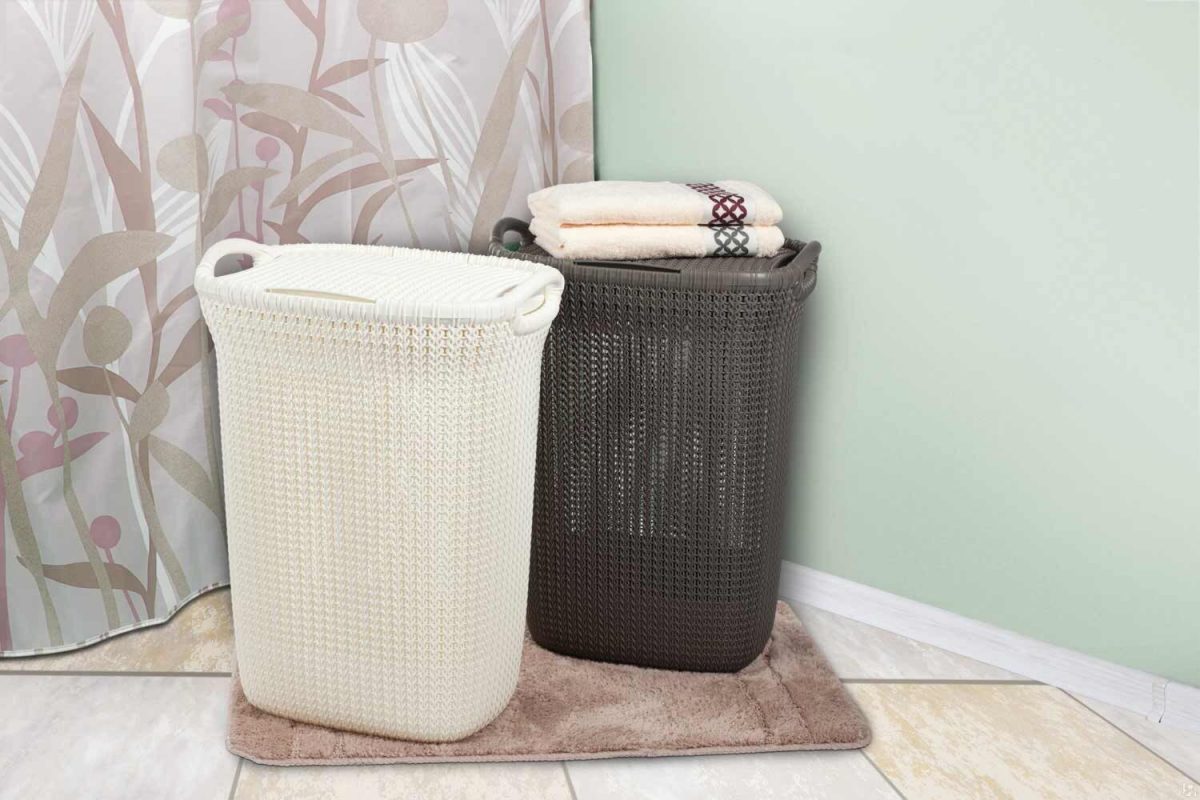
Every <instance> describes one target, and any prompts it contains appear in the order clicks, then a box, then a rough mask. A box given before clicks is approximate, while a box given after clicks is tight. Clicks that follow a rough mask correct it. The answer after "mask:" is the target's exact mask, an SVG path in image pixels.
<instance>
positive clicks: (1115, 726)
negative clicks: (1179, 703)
mask: <svg viewBox="0 0 1200 800" xmlns="http://www.w3.org/2000/svg"><path fill="white" fill-rule="evenodd" d="M1059 691H1060V692H1062V693H1063V694H1065V695H1066V696H1067V697H1069V698H1071V699H1072V700H1074V701H1075V702H1076V703H1078V704H1079V705H1081V706H1083V707H1084V709H1086V710H1087V712H1088V713H1089V714H1095V715H1096V716H1097V717H1099V718H1100V719H1101V721H1103V722H1104V723H1105V724H1106V725H1108V726H1109V727H1111V728H1113V729H1114V730H1116V731H1117V732H1118V733H1120V734H1121V735H1122V736H1124V737H1125V738H1126V739H1129V740H1131V741H1132V742H1133V743H1134V744H1136V745H1137V746H1138V747H1140V748H1142V749H1143V750H1145V751H1146V752H1148V753H1149V754H1150V755H1152V756H1154V757H1155V758H1157V759H1158V760H1159V761H1161V762H1163V763H1164V764H1166V765H1167V766H1168V767H1170V768H1171V769H1173V770H1175V771H1176V772H1178V773H1179V774H1180V775H1182V776H1183V777H1185V778H1187V779H1188V780H1189V781H1191V782H1192V783H1194V784H1197V785H1200V781H1198V780H1196V779H1195V778H1193V777H1192V776H1191V775H1189V774H1187V773H1186V772H1184V771H1183V769H1182V768H1181V767H1179V766H1178V765H1176V764H1173V763H1172V762H1171V760H1170V759H1169V758H1167V757H1166V756H1164V755H1162V754H1161V753H1159V752H1158V751H1157V750H1155V749H1154V748H1153V747H1150V745H1148V744H1146V743H1145V742H1143V741H1141V740H1140V739H1138V738H1137V737H1136V736H1134V735H1133V734H1132V733H1130V732H1129V731H1127V730H1125V729H1124V728H1122V727H1121V726H1120V725H1118V724H1117V723H1115V722H1113V721H1112V720H1111V719H1109V718H1108V717H1106V716H1104V715H1103V714H1101V713H1100V712H1099V711H1097V710H1096V709H1094V708H1092V707H1091V706H1089V705H1088V704H1087V703H1085V702H1083V701H1082V700H1080V699H1079V698H1078V697H1076V696H1075V695H1073V694H1071V693H1070V692H1068V691H1067V690H1065V689H1059ZM1155 724H1156V725H1161V724H1162V723H1155ZM1164 727H1169V726H1164Z"/></svg>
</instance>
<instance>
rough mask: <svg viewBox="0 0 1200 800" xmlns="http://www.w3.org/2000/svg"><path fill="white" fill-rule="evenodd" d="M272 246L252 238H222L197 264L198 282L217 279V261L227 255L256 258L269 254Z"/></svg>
mask: <svg viewBox="0 0 1200 800" xmlns="http://www.w3.org/2000/svg"><path fill="white" fill-rule="evenodd" d="M270 252H271V248H270V247H268V246H267V245H265V244H259V243H258V242H254V241H251V240H250V239H237V238H233V239H222V240H221V241H219V242H217V243H216V244H214V245H213V246H212V247H210V248H208V250H206V251H205V252H204V257H203V258H201V259H200V263H199V264H197V265H196V284H197V286H199V285H200V284H207V283H209V282H211V281H214V280H216V273H215V270H216V268H217V262H218V261H220V260H221V259H222V258H224V257H225V256H250V257H251V258H252V259H254V260H256V261H257V260H258V259H260V258H264V257H266V256H267V255H269V254H270Z"/></svg>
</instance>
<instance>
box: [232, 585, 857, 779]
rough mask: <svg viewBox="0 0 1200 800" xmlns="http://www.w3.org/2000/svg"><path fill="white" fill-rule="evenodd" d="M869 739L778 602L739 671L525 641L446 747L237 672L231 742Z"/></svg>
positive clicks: (609, 751)
mask: <svg viewBox="0 0 1200 800" xmlns="http://www.w3.org/2000/svg"><path fill="white" fill-rule="evenodd" d="M870 738H871V734H870V731H869V729H868V728H867V723H866V720H865V719H864V718H863V716H862V714H861V713H860V712H859V710H858V708H857V706H855V705H854V701H853V700H851V699H850V696H849V695H848V694H847V693H846V690H845V689H844V688H843V687H842V684H841V682H840V681H838V679H837V677H836V676H835V675H834V674H833V671H832V670H831V669H830V668H829V664H828V663H826V661H825V659H824V658H823V657H822V656H821V654H820V653H818V652H817V650H816V648H815V647H814V646H813V642H812V639H811V638H809V636H808V634H807V633H806V632H805V631H804V628H803V627H802V626H801V625H800V621H799V620H798V619H796V615H795V614H794V613H793V612H792V610H791V609H790V608H788V607H787V606H786V605H784V604H783V603H780V604H779V608H778V610H777V611H776V615H775V629H774V631H773V632H772V635H771V639H770V641H769V642H768V643H767V646H766V649H765V650H764V651H763V654H762V655H761V656H759V657H758V658H757V659H756V660H755V661H754V662H753V663H751V664H750V666H748V667H746V668H745V669H743V670H742V671H741V672H738V673H736V674H733V675H728V674H714V673H704V672H671V671H667V670H656V669H641V668H638V667H629V666H623V665H619V664H604V663H600V662H596V661H583V660H580V659H577V658H568V657H566V656H560V655H555V654H554V653H551V652H549V651H547V650H543V649H542V648H540V647H538V646H537V645H535V644H533V643H532V642H531V641H529V640H526V642H525V653H524V656H523V660H522V663H521V678H520V682H519V683H518V685H517V691H516V694H515V695H514V696H513V699H512V702H511V703H509V705H508V708H506V709H505V710H504V712H503V713H502V714H501V715H500V716H499V717H497V718H496V720H495V721H494V722H492V723H491V724H490V725H488V726H487V727H486V728H484V729H483V730H481V731H479V732H478V733H476V734H474V735H472V736H470V737H468V738H466V739H463V740H462V741H459V742H450V743H446V744H426V743H420V742H407V741H401V740H398V739H386V738H383V737H380V736H368V735H364V734H358V733H349V732H346V731H338V730H333V729H331V728H323V727H320V726H318V725H309V724H307V723H303V722H294V721H292V720H289V719H284V718H282V717H276V716H273V715H271V714H268V713H266V712H264V711H260V710H259V709H257V708H255V707H254V706H252V705H250V703H249V702H248V701H247V700H246V696H245V695H244V694H243V693H242V687H241V685H240V684H239V683H238V682H237V679H236V677H235V678H234V683H233V707H232V712H231V714H230V730H229V749H230V751H232V752H233V753H234V754H236V755H239V756H243V757H245V758H248V759H250V760H251V761H257V762H258V763H260V764H388V763H403V762H410V763H411V762H426V761H544V760H553V761H558V760H564V759H587V758H612V757H617V756H671V755H695V754H712V753H750V752H763V751H771V750H841V749H852V748H858V747H864V746H865V745H866V744H867V742H868V741H870Z"/></svg>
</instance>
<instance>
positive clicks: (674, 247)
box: [529, 217, 783, 259]
mask: <svg viewBox="0 0 1200 800" xmlns="http://www.w3.org/2000/svg"><path fill="white" fill-rule="evenodd" d="M529 230H530V232H531V233H533V235H534V240H535V241H536V242H537V244H538V246H540V247H541V248H542V249H543V250H545V251H546V252H547V253H549V254H550V255H552V256H554V257H556V258H570V259H634V258H702V257H704V256H763V257H770V256H773V255H775V254H776V253H778V252H779V248H781V247H783V231H781V230H779V228H777V227H775V226H773V225H746V226H732V227H708V226H706V225H556V224H554V223H553V222H550V221H547V220H544V219H540V218H538V217H534V219H533V222H531V223H530V225H529Z"/></svg>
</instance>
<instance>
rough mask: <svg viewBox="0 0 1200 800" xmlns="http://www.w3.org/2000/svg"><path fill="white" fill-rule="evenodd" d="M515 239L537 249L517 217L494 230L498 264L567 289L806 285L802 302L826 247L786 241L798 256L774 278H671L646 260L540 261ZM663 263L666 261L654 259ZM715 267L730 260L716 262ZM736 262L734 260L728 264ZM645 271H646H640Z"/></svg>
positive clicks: (706, 274) (721, 274)
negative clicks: (532, 267)
mask: <svg viewBox="0 0 1200 800" xmlns="http://www.w3.org/2000/svg"><path fill="white" fill-rule="evenodd" d="M510 233H515V234H517V235H518V236H520V237H521V241H522V243H523V245H528V244H532V243H533V235H532V234H531V233H530V232H529V224H528V223H527V222H525V221H524V220H520V219H516V218H515V217H505V218H503V219H501V220H499V221H498V222H497V223H496V224H495V226H494V227H493V228H492V238H491V244H490V252H491V254H492V255H493V256H495V257H499V258H509V259H513V260H515V261H524V262H527V263H535V264H542V265H544V266H549V267H553V268H554V269H556V270H558V271H559V272H561V273H562V274H563V277H565V278H566V280H567V282H568V283H591V284H604V285H608V286H633V287H650V288H661V289H691V290H700V291H721V292H728V291H739V292H766V291H777V290H779V289H785V288H790V287H792V286H793V285H795V284H796V283H797V282H800V283H801V284H802V285H803V288H802V292H801V294H802V296H803V297H805V298H806V297H808V295H809V294H811V293H812V291H813V289H814V288H816V283H817V261H818V258H819V257H820V254H821V243H820V242H818V241H815V240H814V241H809V242H805V241H801V240H799V239H790V238H789V239H785V240H784V245H783V246H784V248H785V249H787V250H790V251H793V252H794V253H795V256H794V257H793V258H792V259H791V260H789V261H788V262H787V263H786V264H784V265H783V266H781V267H779V268H777V269H775V270H772V271H771V272H758V273H752V272H732V271H724V270H720V269H713V270H711V271H710V270H703V271H701V270H692V271H688V272H671V271H667V270H663V269H659V268H656V267H655V266H654V265H651V264H646V261H647V260H631V261H627V262H618V261H616V260H612V259H598V260H597V261H595V262H583V263H581V262H577V261H573V260H571V259H563V258H555V257H553V256H550V255H545V256H542V255H537V254H534V253H522V252H520V251H514V250H509V249H508V248H507V247H505V246H504V238H505V236H506V235H508V234H510ZM650 260H653V261H663V260H667V259H650ZM711 260H712V261H713V262H714V263H715V262H720V261H723V260H726V259H724V258H713V259H711ZM728 260H735V259H732V258H731V259H728ZM640 265H645V266H644V267H642V268H639V266H640Z"/></svg>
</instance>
